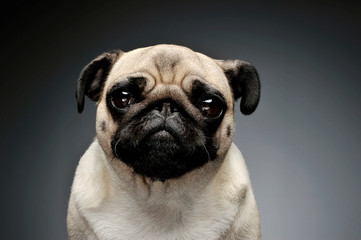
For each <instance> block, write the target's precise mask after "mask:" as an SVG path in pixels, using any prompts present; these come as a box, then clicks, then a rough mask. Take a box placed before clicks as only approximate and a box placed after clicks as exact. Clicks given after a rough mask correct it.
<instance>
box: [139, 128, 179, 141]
mask: <svg viewBox="0 0 361 240" xmlns="http://www.w3.org/2000/svg"><path fill="white" fill-rule="evenodd" d="M146 139H149V140H150V141H175V137H174V136H173V135H172V133H170V132H169V131H167V130H165V129H163V130H159V131H157V132H154V133H152V134H148V135H147V136H146Z"/></svg>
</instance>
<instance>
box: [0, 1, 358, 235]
mask: <svg viewBox="0 0 361 240" xmlns="http://www.w3.org/2000/svg"><path fill="white" fill-rule="evenodd" d="M250 2H251V1H237V2H231V1H219V2H212V1H201V2H197V3H191V2H185V1H183V2H178V3H176V2H166V1H164V2H161V1H147V2H145V1H144V2H139V1H132V3H130V2H120V1H118V2H113V3H111V2H104V1H103V2H101V1H98V2H95V1H94V2H87V3H86V4H83V5H81V4H75V3H71V4H70V3H56V4H54V3H53V4H51V5H50V4H46V3H40V2H37V3H36V2H30V1H28V2H22V1H17V2H16V3H13V4H12V5H2V8H1V20H2V21H1V23H2V28H1V29H2V30H1V31H2V37H1V38H2V39H1V46H2V51H1V88H0V89H1V90H0V91H1V94H0V97H1V125H0V127H1V128H0V133H1V138H0V147H1V149H0V150H1V152H0V153H1V155H0V156H1V165H0V169H1V172H0V174H1V175H0V182H1V198H0V199H1V220H0V221H1V229H0V230H1V231H0V232H1V233H0V238H1V239H66V225H65V218H66V209H67V201H68V197H69V192H70V186H71V182H72V178H73V174H74V171H75V168H76V165H77V162H78V160H79V158H80V156H81V155H82V154H83V152H84V151H85V150H86V148H87V147H88V145H89V144H90V143H91V141H92V138H93V137H94V135H95V130H94V120H95V106H94V103H92V102H90V101H89V100H87V101H86V104H85V111H84V113H83V114H80V115H79V114H78V113H77V110H76V102H75V97H74V93H75V86H76V79H77V77H78V74H79V73H80V70H81V69H82V67H83V66H85V65H86V64H87V63H88V62H89V61H90V60H91V59H93V58H94V57H96V56H97V55H99V54H100V53H102V52H104V51H107V50H111V49H118V48H119V49H122V50H125V51H128V50H131V49H134V48H138V47H142V46H148V45H153V44H157V43H174V44H180V45H185V46H188V47H190V48H192V49H194V50H196V51H200V52H203V53H205V54H207V55H209V56H211V57H214V58H219V59H222V58H241V59H245V60H248V61H251V62H252V63H253V64H254V65H255V66H256V67H257V69H258V71H259V74H260V76H261V80H262V95H261V102H260V105H259V108H258V109H257V110H256V112H255V113H254V114H253V115H251V116H243V115H241V114H240V113H239V112H238V107H237V108H236V110H237V111H236V120H237V126H236V134H235V140H234V141H235V142H236V144H237V145H238V146H239V148H240V149H241V151H242V152H243V154H244V156H245V159H246V161H247V165H248V168H249V171H250V174H251V180H252V183H253V187H254V191H255V194H256V199H257V202H258V205H259V210H260V214H261V221H262V232H263V236H264V239H300V240H301V239H302V240H304V239H335V240H336V239H360V237H359V236H360V235H361V174H360V168H361V161H360V160H361V159H360V154H361V150H360V149H361V144H360V143H361V137H360V136H361V130H360V129H361V128H360V122H361V121H360V120H361V116H360V115H361V112H360V103H361V99H360V98H361V97H360V96H361V95H360V89H361V81H360V80H361V79H360V73H359V71H360V64H361V59H360V58H361V55H360V43H361V34H360V23H361V17H360V16H361V11H360V5H356V4H352V3H347V2H345V1H339V2H337V3H332V2H330V1H321V2H319V3H311V2H309V3H305V2H303V3H302V4H301V3H297V2H292V3H286V2H273V3H270V2H269V3H261V2H256V3H250ZM290 2H291V1H290Z"/></svg>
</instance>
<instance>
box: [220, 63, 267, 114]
mask: <svg viewBox="0 0 361 240" xmlns="http://www.w3.org/2000/svg"><path fill="white" fill-rule="evenodd" d="M216 62H217V64H218V65H219V66H220V67H221V68H222V69H223V72H224V74H225V75H226V77H227V78H228V81H229V84H230V86H231V88H232V90H233V96H234V99H235V100H237V99H238V98H241V106H240V108H241V112H242V113H243V114H245V115H249V114H251V113H253V112H254V110H256V108H257V105H258V102H259V99H260V90H261V84H260V81H259V76H258V73H257V71H256V69H255V68H254V67H253V65H252V64H250V63H249V62H246V61H241V60H216Z"/></svg>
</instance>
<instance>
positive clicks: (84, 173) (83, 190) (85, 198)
mask: <svg viewBox="0 0 361 240" xmlns="http://www.w3.org/2000/svg"><path fill="white" fill-rule="evenodd" d="M106 161H107V159H106V156H105V154H104V151H103V150H102V148H101V146H100V145H99V143H98V140H97V139H95V140H94V142H93V143H92V144H91V145H90V147H89V148H88V149H87V151H86V152H85V153H84V155H83V156H82V157H81V159H80V161H79V164H78V167H77V169H76V172H75V177H74V182H73V186H72V190H71V195H72V197H73V198H74V201H75V202H76V203H77V205H78V206H81V207H82V208H83V209H86V208H96V207H98V206H99V205H100V204H101V202H102V200H103V199H105V198H106V197H107V195H108V194H109V191H110V182H111V181H110V176H109V173H108V171H107V169H106V164H105V163H106Z"/></svg>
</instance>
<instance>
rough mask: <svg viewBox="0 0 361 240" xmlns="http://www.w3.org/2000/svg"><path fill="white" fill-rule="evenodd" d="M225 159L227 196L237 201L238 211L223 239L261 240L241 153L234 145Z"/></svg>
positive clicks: (248, 179)
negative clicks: (227, 177)
mask: <svg viewBox="0 0 361 240" xmlns="http://www.w3.org/2000/svg"><path fill="white" fill-rule="evenodd" d="M227 158H228V159H226V160H228V161H227V163H226V167H227V169H226V170H225V171H224V174H228V176H229V179H228V181H229V183H228V184H227V190H228V192H229V195H230V196H233V199H234V200H236V201H238V204H237V206H238V209H237V214H236V216H235V219H234V222H233V224H232V227H231V229H230V231H229V232H228V234H227V236H226V237H225V238H224V239H229V240H231V239H254V240H258V239H261V235H260V232H261V231H260V218H259V212H258V208H257V203H256V200H255V197H254V193H253V189H252V186H251V182H250V178H249V174H248V170H247V167H246V163H245V160H244V158H243V156H242V154H241V152H240V151H239V149H238V148H237V146H236V145H235V144H234V143H232V146H231V148H230V150H229V152H228V156H227Z"/></svg>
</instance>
